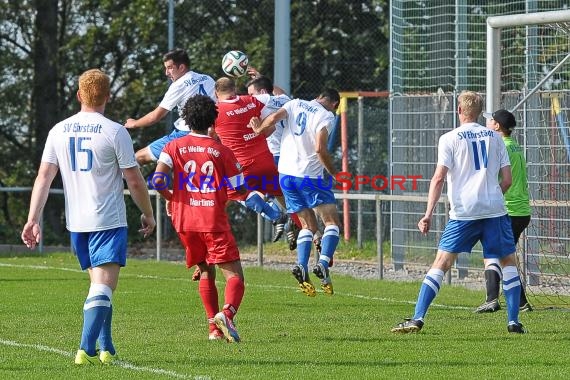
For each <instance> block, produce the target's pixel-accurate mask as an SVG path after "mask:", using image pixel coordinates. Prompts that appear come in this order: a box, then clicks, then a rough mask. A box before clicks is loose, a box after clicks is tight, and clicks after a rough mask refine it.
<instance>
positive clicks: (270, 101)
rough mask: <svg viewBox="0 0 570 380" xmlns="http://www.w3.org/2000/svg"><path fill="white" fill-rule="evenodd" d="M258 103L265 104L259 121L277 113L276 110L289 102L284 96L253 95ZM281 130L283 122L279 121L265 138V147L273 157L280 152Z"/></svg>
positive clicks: (283, 126) (283, 125) (288, 98)
mask: <svg viewBox="0 0 570 380" xmlns="http://www.w3.org/2000/svg"><path fill="white" fill-rule="evenodd" d="M255 97H256V98H257V99H259V101H260V102H262V103H264V104H265V107H264V108H263V109H262V110H261V119H262V120H263V119H265V118H266V117H267V116H269V115H271V114H272V113H275V112H277V110H278V109H279V108H281V107H283V105H284V104H285V103H287V102H288V101H289V100H291V98H290V97H288V96H287V95H285V94H281V95H269V94H261V95H255ZM283 128H285V122H284V121H283V120H281V121H280V122H278V123H277V124H275V131H274V132H273V133H272V134H270V135H269V136H267V146H268V147H269V151H270V152H271V154H272V155H274V156H279V154H280V152H281V136H282V135H283Z"/></svg>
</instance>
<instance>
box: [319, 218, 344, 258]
mask: <svg viewBox="0 0 570 380" xmlns="http://www.w3.org/2000/svg"><path fill="white" fill-rule="evenodd" d="M339 231H340V230H339V228H338V226H335V225H329V226H326V227H325V230H324V232H323V238H322V240H321V255H320V256H319V263H321V264H323V266H324V267H325V269H328V267H329V263H330V261H331V259H332V257H333V255H334V252H335V250H336V247H337V246H338V241H339V239H340V238H339Z"/></svg>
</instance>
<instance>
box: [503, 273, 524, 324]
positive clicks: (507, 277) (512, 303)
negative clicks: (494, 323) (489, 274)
mask: <svg viewBox="0 0 570 380" xmlns="http://www.w3.org/2000/svg"><path fill="white" fill-rule="evenodd" d="M503 294H504V295H505V300H506V301H507V319H508V321H509V324H511V323H519V306H520V302H521V278H520V277H519V272H518V270H517V267H515V266H514V265H509V266H506V267H504V268H503Z"/></svg>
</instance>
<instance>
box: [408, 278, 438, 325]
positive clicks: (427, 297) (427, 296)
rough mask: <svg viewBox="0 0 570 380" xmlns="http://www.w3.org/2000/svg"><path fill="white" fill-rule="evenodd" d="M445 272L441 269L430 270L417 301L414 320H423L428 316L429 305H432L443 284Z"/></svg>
mask: <svg viewBox="0 0 570 380" xmlns="http://www.w3.org/2000/svg"><path fill="white" fill-rule="evenodd" d="M444 274H445V272H444V271H442V270H441V269H430V270H429V271H428V272H427V274H426V276H425V278H424V281H423V282H422V286H421V287H420V293H419V294H418V300H417V301H416V309H415V311H414V318H413V319H419V320H422V321H423V319H424V317H425V316H426V313H427V310H428V308H429V305H431V303H432V301H433V299H434V298H435V296H437V293H439V289H440V288H441V283H442V282H443V275H444Z"/></svg>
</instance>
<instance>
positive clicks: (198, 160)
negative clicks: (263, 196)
mask: <svg viewBox="0 0 570 380" xmlns="http://www.w3.org/2000/svg"><path fill="white" fill-rule="evenodd" d="M216 116H217V111H216V104H215V102H214V101H213V100H212V99H210V98H209V97H208V96H203V95H196V96H194V97H191V98H190V99H189V100H188V101H187V102H186V104H185V106H184V109H183V117H184V120H185V121H186V124H187V125H188V126H189V127H190V130H191V132H190V134H188V135H187V136H184V137H181V138H178V139H176V140H173V141H171V142H169V143H168V144H167V145H166V146H165V147H164V150H163V151H162V153H161V154H160V156H159V158H158V164H157V167H156V172H155V173H154V176H153V183H154V184H155V187H156V189H157V190H158V191H159V192H160V193H161V194H162V195H163V196H164V198H166V199H167V200H168V201H170V204H171V210H172V222H173V224H174V228H175V229H176V232H177V233H178V236H179V238H180V241H181V242H182V244H183V245H184V247H185V249H186V265H187V267H188V268H190V267H192V266H193V265H198V267H199V268H200V283H199V286H198V290H199V293H200V298H201V299H202V303H203V305H204V308H205V310H206V316H207V318H208V322H209V329H210V335H209V338H210V339H211V340H214V339H222V338H224V337H225V338H226V339H227V340H228V341H229V342H239V340H240V338H239V335H238V333H237V331H236V329H235V326H234V324H233V317H234V315H235V314H236V312H237V310H238V308H239V306H240V303H241V300H242V298H243V294H244V289H245V284H244V277H243V270H242V266H241V261H240V255H239V250H238V247H237V244H236V241H235V239H234V236H233V235H232V232H231V229H230V224H229V222H228V217H227V214H226V211H225V206H226V203H227V200H228V195H227V193H228V192H229V190H230V189H231V190H232V191H234V192H237V193H239V192H245V191H244V190H243V183H244V182H243V175H242V173H241V166H240V164H239V163H238V162H237V160H236V158H235V156H234V154H233V153H232V151H231V150H230V149H229V148H227V147H225V146H224V145H222V144H221V143H219V142H218V141H216V140H215V139H213V138H211V137H209V136H208V135H207V134H208V128H209V127H211V126H212V125H213V123H214V120H215V119H216ZM171 173H172V178H173V183H172V190H168V180H169V179H170V174H171ZM240 186H241V187H240ZM240 189H242V190H240ZM215 265H218V266H219V267H220V269H221V270H222V273H223V275H224V277H225V278H226V288H225V300H224V306H223V310H222V311H221V312H220V310H219V304H218V291H217V288H216V282H215V276H216V270H215Z"/></svg>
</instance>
